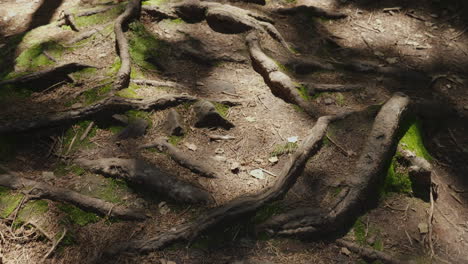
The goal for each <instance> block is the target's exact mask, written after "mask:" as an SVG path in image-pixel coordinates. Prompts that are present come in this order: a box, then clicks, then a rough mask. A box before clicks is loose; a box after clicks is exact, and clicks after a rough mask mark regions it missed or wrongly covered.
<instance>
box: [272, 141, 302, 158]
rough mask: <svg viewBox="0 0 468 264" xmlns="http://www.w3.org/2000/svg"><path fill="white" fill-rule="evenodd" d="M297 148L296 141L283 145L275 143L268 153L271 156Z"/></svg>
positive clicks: (290, 151) (291, 151) (287, 152)
mask: <svg viewBox="0 0 468 264" xmlns="http://www.w3.org/2000/svg"><path fill="white" fill-rule="evenodd" d="M297 148H298V145H297V143H292V142H288V143H286V144H284V145H276V146H275V149H274V150H273V151H272V152H271V153H270V156H271V157H274V156H281V155H283V154H289V153H293V152H294V151H296V149H297Z"/></svg>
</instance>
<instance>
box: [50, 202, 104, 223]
mask: <svg viewBox="0 0 468 264" xmlns="http://www.w3.org/2000/svg"><path fill="white" fill-rule="evenodd" d="M57 207H58V208H59V209H60V210H61V211H62V212H64V213H65V214H66V218H65V220H66V221H67V222H70V223H73V224H77V225H79V226H85V225H87V224H91V223H96V222H97V221H99V219H100V218H99V216H97V215H96V214H94V213H88V212H85V211H83V210H81V209H80V208H78V207H76V206H73V205H70V204H60V205H58V206H57Z"/></svg>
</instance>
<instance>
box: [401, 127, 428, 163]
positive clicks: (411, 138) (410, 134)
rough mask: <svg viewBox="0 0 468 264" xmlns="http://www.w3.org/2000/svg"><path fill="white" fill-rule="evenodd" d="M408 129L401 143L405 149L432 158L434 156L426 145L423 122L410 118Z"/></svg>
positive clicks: (419, 155)
mask: <svg viewBox="0 0 468 264" xmlns="http://www.w3.org/2000/svg"><path fill="white" fill-rule="evenodd" d="M407 127H408V129H407V130H406V132H405V134H404V135H403V137H402V138H401V140H400V143H399V145H400V146H401V147H402V148H403V149H407V150H410V151H412V152H414V154H416V156H418V157H422V158H425V159H426V160H429V161H430V160H432V156H431V155H430V154H429V152H428V151H427V149H426V147H424V142H423V137H422V124H421V121H419V120H417V119H413V120H410V121H409V122H408V124H407Z"/></svg>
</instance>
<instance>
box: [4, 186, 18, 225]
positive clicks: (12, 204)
mask: <svg viewBox="0 0 468 264" xmlns="http://www.w3.org/2000/svg"><path fill="white" fill-rule="evenodd" d="M23 196H24V195H22V194H20V193H15V192H12V191H10V190H8V189H7V188H5V187H1V186H0V218H7V217H8V216H9V215H11V214H12V213H13V212H14V211H15V209H16V207H18V205H19V203H20V202H21V199H23Z"/></svg>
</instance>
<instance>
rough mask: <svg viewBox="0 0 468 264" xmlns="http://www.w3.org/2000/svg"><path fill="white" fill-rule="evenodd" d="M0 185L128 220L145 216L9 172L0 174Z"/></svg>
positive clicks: (141, 213)
mask: <svg viewBox="0 0 468 264" xmlns="http://www.w3.org/2000/svg"><path fill="white" fill-rule="evenodd" d="M0 186H4V187H7V188H9V189H13V190H29V194H30V195H32V196H34V198H45V199H50V200H53V201H59V202H67V203H70V204H73V205H75V206H77V207H79V208H81V209H83V210H86V211H91V212H94V213H97V214H100V215H103V216H106V215H110V216H113V217H117V218H121V219H128V220H142V219H145V217H146V216H145V214H144V212H143V211H141V210H137V209H131V208H126V207H123V206H120V205H115V204H112V203H109V202H106V201H103V200H101V199H97V198H92V197H89V196H85V195H82V194H80V193H77V192H75V191H72V190H69V189H65V188H60V187H55V186H52V185H48V184H45V183H42V182H37V181H33V180H29V179H26V178H22V177H18V176H14V175H11V174H0Z"/></svg>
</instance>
